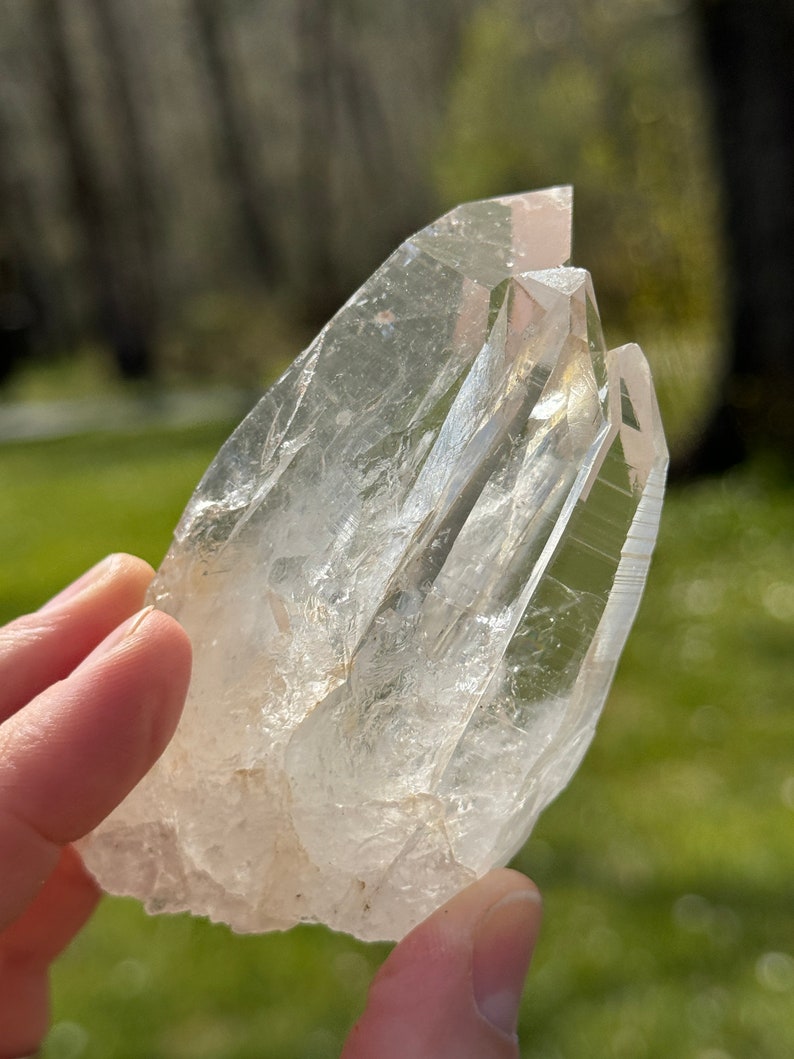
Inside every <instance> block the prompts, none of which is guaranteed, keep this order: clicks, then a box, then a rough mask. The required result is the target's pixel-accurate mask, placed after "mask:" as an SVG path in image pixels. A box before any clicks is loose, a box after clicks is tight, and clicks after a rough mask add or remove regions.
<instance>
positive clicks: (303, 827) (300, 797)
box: [82, 188, 667, 939]
mask: <svg viewBox="0 0 794 1059" xmlns="http://www.w3.org/2000/svg"><path fill="white" fill-rule="evenodd" d="M570 232H571V190H570V189H569V188H552V189H549V190H545V191H538V192H533V193H530V194H525V195H515V196H512V197H509V198H500V199H493V200H489V201H485V202H474V203H469V204H467V205H464V206H460V207H458V208H457V209H455V210H453V211H452V212H451V213H448V214H447V215H446V216H444V217H442V218H441V219H440V220H438V221H436V222H435V223H434V224H431V225H430V226H429V227H428V228H425V229H424V230H423V231H421V232H419V233H418V234H417V235H415V236H414V237H413V238H411V239H409V240H408V241H407V242H405V243H404V244H403V245H402V246H401V247H400V248H399V249H398V250H396V251H395V253H394V254H392V256H391V257H390V258H389V259H388V261H386V263H385V264H384V265H383V266H382V267H381V268H380V269H378V271H377V272H376V273H375V274H374V275H373V276H372V277H371V278H370V279H369V280H368V281H367V283H365V284H364V286H363V287H362V288H361V290H359V291H358V292H357V293H356V294H355V295H354V296H353V297H352V298H351V299H350V301H349V302H348V303H347V304H346V305H345V306H344V307H343V308H342V309H341V310H340V311H339V313H337V315H336V316H335V317H334V318H333V319H332V320H331V322H330V323H329V324H328V325H327V326H326V327H325V328H324V329H323V331H322V332H321V333H320V334H319V335H318V337H317V338H316V339H315V341H314V342H313V343H312V345H311V346H310V347H309V348H308V349H307V350H306V351H305V352H304V353H303V354H302V355H301V356H300V357H299V358H298V359H297V360H296V361H295V363H294V364H293V365H292V367H291V368H290V369H289V370H288V371H287V372H286V374H285V375H284V376H283V377H282V378H281V379H280V380H279V381H278V382H277V383H276V384H275V385H274V386H273V387H272V389H271V390H270V391H269V392H268V393H266V394H265V396H264V397H263V398H262V400H261V401H260V402H259V404H258V405H257V406H256V408H255V409H254V410H253V411H252V412H251V414H250V415H249V416H248V417H247V419H245V421H244V422H243V423H242V424H241V425H240V426H239V427H238V429H237V430H236V431H235V433H234V434H233V435H232V436H231V438H230V439H229V440H228V441H227V442H226V444H225V445H224V446H223V448H222V449H221V451H220V452H219V454H218V456H217V457H216V459H215V461H214V462H213V464H212V465H211V467H210V468H209V470H208V471H207V473H206V474H205V476H204V478H203V480H202V481H201V483H200V484H199V486H198V488H197V490H196V492H195V494H194V496H193V498H192V499H191V500H190V502H189V504H188V506H187V509H186V510H185V513H184V515H183V517H182V519H181V521H180V523H179V525H178V527H177V529H176V533H175V536H174V541H173V544H172V546H171V549H170V550H169V552H168V555H167V556H166V558H165V561H164V562H163V565H162V567H161V569H160V571H159V573H158V574H157V577H156V580H155V582H154V584H153V587H152V595H151V598H152V600H153V601H154V602H155V603H156V604H157V606H158V607H160V608H162V609H163V610H166V611H168V612H169V613H170V614H173V615H174V616H175V617H177V618H178V619H179V620H180V621H181V622H182V623H183V625H184V626H185V628H186V629H187V631H188V632H189V633H190V636H191V638H192V640H193V644H194V650H195V668H194V678H193V683H192V687H191V692H190V696H189V701H188V704H187V707H186V710H185V714H184V718H183V720H182V722H181V725H180V727H179V729H178V731H177V734H176V736H175V738H174V740H173V742H172V744H171V746H170V747H169V749H168V750H167V751H166V753H165V754H164V756H163V758H162V760H161V761H160V762H159V763H158V764H157V766H156V767H155V768H154V769H153V770H152V772H151V773H150V774H149V775H148V777H147V778H146V779H145V780H144V782H143V783H141V785H140V786H139V787H138V788H137V789H136V790H135V791H134V792H133V793H132V794H131V795H130V796H129V797H128V798H127V800H126V801H125V802H124V803H123V804H122V805H121V806H120V808H119V809H117V810H116V811H115V812H114V813H113V814H112V815H111V816H110V818H109V819H108V820H106V821H105V822H104V823H103V824H102V825H101V826H100V827H99V828H98V829H97V830H96V831H95V832H94V833H93V834H92V835H91V836H89V837H88V838H87V839H86V840H85V842H84V843H83V845H82V852H83V855H84V857H85V859H86V862H87V864H88V866H89V868H90V869H91V870H92V871H93V872H94V873H95V874H96V876H97V878H98V879H99V881H100V882H101V884H102V885H103V886H104V887H106V888H107V889H109V890H111V891H113V892H116V893H123V894H132V895H134V896H136V897H138V898H140V899H141V900H143V901H144V902H145V903H146V907H147V908H148V909H149V910H150V911H172V912H175V911H180V910H184V909H189V910H190V911H192V912H195V913H198V914H202V915H207V916H210V917H211V918H212V919H215V920H221V921H224V922H226V923H229V924H230V925H231V926H232V927H233V928H234V929H235V930H240V931H264V930H271V929H279V928H285V927H289V926H290V925H292V924H294V923H296V922H299V921H319V922H323V923H326V924H328V925H329V926H331V927H334V928H337V929H340V930H344V931H348V932H350V933H352V934H355V935H357V936H359V937H362V938H368V939H376V938H384V939H387V938H388V939H394V938H399V937H401V936H402V935H404V934H405V933H406V932H407V931H408V930H409V929H410V928H411V927H412V926H414V925H415V924H416V923H417V922H418V921H419V920H421V919H422V918H424V917H425V916H426V915H427V914H429V913H430V912H431V911H432V910H433V909H434V908H436V907H437V906H438V905H440V904H441V903H442V902H443V901H445V900H446V899H447V898H449V897H450V896H452V895H453V894H454V893H455V892H456V891H457V890H459V889H460V888H461V887H463V886H464V885H466V884H467V883H469V882H471V881H472V880H474V879H475V878H476V877H478V876H480V875H482V874H483V873H484V872H486V871H487V870H488V869H489V868H491V867H493V866H494V865H498V864H503V863H504V862H505V861H507V860H508V858H509V857H510V856H511V855H512V854H514V853H515V852H516V851H517V850H518V849H519V847H520V846H521V845H522V843H523V842H524V841H525V840H526V838H527V836H528V834H529V832H530V830H531V828H532V826H533V824H534V822H535V820H536V819H537V816H538V814H539V813H540V811H541V810H542V809H543V807H544V806H545V805H546V804H547V803H548V802H549V801H550V800H551V799H552V798H553V797H554V796H555V795H556V794H557V793H558V792H559V791H560V790H561V789H562V788H563V787H564V786H565V784H566V783H567V782H568V780H569V779H570V777H571V776H572V774H573V772H574V771H575V769H576V767H577V766H578V764H579V762H580V760H581V758H582V756H583V754H584V752H585V750H586V748H587V746H588V744H589V743H590V740H591V738H592V736H593V732H594V728H595V724H596V721H597V718H598V715H599V713H600V710H601V707H602V705H603V702H604V698H605V696H606V693H607V690H608V687H609V684H610V682H611V680H612V677H613V674H614V670H615V666H616V664H617V660H618V656H619V654H620V651H621V649H622V647H623V644H624V642H625V639H626V636H627V634H628V631H629V628H630V626H631V623H632V621H633V619H634V616H635V613H636V610H637V606H638V604H639V599H640V595H641V593H642V589H643V586H644V583H645V577H646V574H647V571H648V564H649V561H650V556H651V551H652V549H653V545H654V540H655V537H656V532H657V526H658V522H659V515H660V509H661V503H662V494H663V489H664V477H665V469H666V464H667V451H666V447H665V441H664V436H663V432H662V426H661V423H660V419H659V412H658V408H657V404H656V399H655V396H654V392H653V386H652V382H651V376H650V372H649V369H648V365H647V363H646V361H645V358H644V357H643V354H642V352H641V351H640V349H639V347H638V346H636V345H628V346H624V347H622V348H621V349H615V350H609V351H608V350H607V349H606V346H605V344H604V339H603V335H602V331H601V325H600V322H599V317H598V312H597V309H596V305H595V299H594V296H593V290H592V285H591V281H590V277H589V275H588V274H587V272H585V271H583V270H581V269H577V268H571V267H568V265H567V264H566V262H567V261H568V259H569V257H570Z"/></svg>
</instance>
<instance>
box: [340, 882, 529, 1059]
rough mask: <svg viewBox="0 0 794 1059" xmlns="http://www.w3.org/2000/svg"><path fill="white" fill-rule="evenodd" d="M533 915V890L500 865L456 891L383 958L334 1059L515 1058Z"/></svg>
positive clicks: (516, 1058)
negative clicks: (363, 1008)
mask: <svg viewBox="0 0 794 1059" xmlns="http://www.w3.org/2000/svg"><path fill="white" fill-rule="evenodd" d="M540 913H541V908H540V896H539V894H538V892H537V890H536V889H535V887H534V886H533V885H532V883H531V882H530V881H529V880H528V879H526V878H525V877H524V876H523V875H519V874H518V872H514V871H509V870H507V869H501V870H499V871H494V872H491V873H490V875H487V876H485V878H483V879H480V881H479V882H476V883H474V884H473V885H472V886H470V887H468V889H466V890H464V891H463V892H462V893H460V894H458V895H457V896H456V897H454V898H453V899H452V900H451V901H450V902H449V903H448V904H447V905H445V906H444V907H443V908H440V909H439V910H438V911H437V912H435V913H434V914H433V915H432V916H430V918H429V919H427V920H426V921H425V922H424V923H422V924H420V925H419V926H418V927H417V928H416V929H415V930H413V931H412V932H411V933H410V934H409V935H408V937H407V938H405V939H404V940H403V941H402V942H400V944H399V945H397V947H396V948H395V949H394V951H393V952H392V954H391V955H390V956H389V958H388V959H387V960H386V962H385V963H384V965H383V967H382V968H381V969H380V971H379V972H378V974H377V976H376V977H375V980H374V982H373V984H372V987H371V989H370V993H369V999H368V1002H367V1008H366V1011H365V1012H364V1014H363V1015H362V1017H361V1019H360V1020H359V1022H358V1023H357V1024H356V1026H355V1027H354V1028H353V1031H352V1032H351V1034H350V1037H349V1039H348V1042H347V1045H346V1046H345V1049H344V1051H343V1053H342V1059H404V1057H405V1056H411V1059H518V1054H519V1053H518V1041H517V1039H516V1035H515V1032H516V1024H517V1020H518V1007H519V1001H520V998H521V990H522V987H523V982H524V977H525V975H526V971H527V968H528V966H529V961H530V958H531V956H532V951H533V949H534V947H535V940H536V938H537V934H538V929H539V927H540Z"/></svg>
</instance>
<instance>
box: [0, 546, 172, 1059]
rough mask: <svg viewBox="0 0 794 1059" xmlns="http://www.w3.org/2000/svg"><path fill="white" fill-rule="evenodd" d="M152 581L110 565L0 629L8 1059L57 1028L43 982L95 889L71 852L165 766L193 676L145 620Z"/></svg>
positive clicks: (0, 941) (3, 985) (0, 1052)
mask: <svg viewBox="0 0 794 1059" xmlns="http://www.w3.org/2000/svg"><path fill="white" fill-rule="evenodd" d="M151 577H152V570H151V567H149V566H148V565H147V564H146V563H144V562H143V561H142V560H140V559H134V558H133V557H132V556H128V555H116V556H111V557H109V558H108V559H106V560H105V561H104V563H100V564H99V566H98V567H95V568H94V569H93V570H90V571H89V572H88V573H87V574H85V575H84V576H83V577H82V578H80V579H79V580H78V581H76V582H75V583H74V584H73V585H70V586H69V588H67V589H65V590H64V592H62V593H61V594H60V595H59V596H56V597H55V598H54V599H52V600H50V602H49V603H48V604H46V605H45V606H44V607H42V608H41V610H38V611H36V613H35V614H29V615H26V616H25V617H23V618H19V619H18V620H17V621H15V622H12V623H11V624H10V625H7V626H6V627H5V628H3V629H0V1057H2V1059H10V1057H15V1056H24V1055H28V1054H30V1053H31V1052H35V1050H36V1049H37V1048H38V1046H39V1045H40V1043H41V1041H42V1039H43V1038H44V1035H45V1033H46V1031H47V1023H48V1016H49V1012H48V1008H49V1002H48V968H49V965H50V963H52V961H53V960H54V959H55V957H56V956H57V955H58V954H59V953H60V952H61V950H62V949H64V948H65V947H66V945H68V943H69V942H70V941H71V939H72V938H73V937H74V935H75V934H76V933H77V932H78V931H79V930H80V928H81V927H82V926H83V924H84V923H85V921H86V920H87V919H88V917H89V915H90V914H91V911H92V910H93V908H94V905H95V904H96V902H97V900H98V898H99V889H98V887H97V885H96V883H95V882H94V880H93V879H92V878H91V876H90V875H89V874H88V872H87V871H86V870H85V868H84V867H83V865H82V862H81V861H80V858H79V856H78V854H77V853H76V852H75V850H74V849H73V848H72V847H71V845H70V843H71V842H73V841H74V840H75V839H77V838H80V837H82V836H83V835H85V834H86V833H87V832H88V831H90V830H91V829H92V828H93V827H95V826H96V825H97V824H98V823H99V821H100V820H102V819H103V818H104V817H105V816H107V814H108V813H109V812H110V811H111V809H113V808H114V807H115V806H116V805H117V804H118V803H119V802H120V801H121V800H122V798H124V796H125V795H126V794H127V793H128V792H129V791H130V790H131V789H132V788H133V787H134V786H135V784H136V783H137V782H138V781H139V780H140V779H141V777H142V776H143V775H144V773H146V772H147V771H148V769H149V768H150V767H151V765H152V764H153V763H154V761H155V760H156V759H157V757H158V756H159V755H160V754H161V753H162V751H163V749H164V748H165V746H166V744H167V742H168V740H169V739H170V738H171V735H172V733H173V730H174V728H175V727H176V723H177V720H178V718H179V714H180V711H181V709H182V703H183V702H184V698H185V693H186V691H187V685H188V680H189V676H190V644H189V642H188V639H187V636H186V635H185V633H184V632H183V631H182V629H181V628H180V626H179V625H178V624H177V622H176V621H174V619H173V618H170V617H168V616H167V615H166V614H162V613H160V612H159V611H155V610H152V609H151V608H149V609H146V610H143V611H139V612H138V613H137V614H136V615H135V617H132V618H131V617H130V615H133V614H135V612H136V611H138V610H139V608H140V607H141V605H142V603H143V598H144V593H145V591H146V587H147V585H148V584H149V581H150V580H151Z"/></svg>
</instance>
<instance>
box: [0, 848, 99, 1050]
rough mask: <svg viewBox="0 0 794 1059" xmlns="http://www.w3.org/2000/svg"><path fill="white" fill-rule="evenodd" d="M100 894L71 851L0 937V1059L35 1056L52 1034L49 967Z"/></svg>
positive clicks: (86, 917)
mask: <svg viewBox="0 0 794 1059" xmlns="http://www.w3.org/2000/svg"><path fill="white" fill-rule="evenodd" d="M98 898H99V889H98V887H97V885H96V883H95V882H94V880H93V879H92V878H91V877H90V875H89V874H88V873H87V872H86V870H85V868H84V867H83V865H82V862H81V860H80V858H79V856H78V855H77V853H76V852H75V850H74V849H73V848H72V847H71V846H66V847H65V848H64V849H63V850H62V851H61V856H60V860H59V861H58V864H57V866H56V868H55V870H54V871H53V873H52V875H51V876H50V878H49V879H48V880H47V882H46V883H45V884H44V886H43V887H42V889H41V891H40V892H39V894H38V895H37V896H36V898H35V899H34V901H33V903H32V904H31V905H30V906H29V907H28V908H27V909H26V910H25V912H24V913H23V914H22V916H21V917H20V918H19V919H18V920H17V921H16V922H15V923H13V924H12V925H11V926H10V927H9V928H8V929H7V930H6V931H4V932H3V934H2V935H0V1027H2V1039H1V1040H0V1056H7V1055H30V1054H32V1053H33V1052H34V1051H35V1050H36V1048H37V1047H38V1045H39V1042H40V1041H41V1040H42V1038H43V1037H44V1034H45V1033H46V1031H47V1024H48V1021H49V981H48V977H49V976H48V967H49V964H50V963H51V962H52V961H53V960H54V959H55V958H56V956H58V955H59V953H60V952H61V951H62V950H63V949H64V948H65V947H66V946H67V945H68V944H69V942H70V941H71V940H72V938H73V937H74V935H75V934H76V933H77V932H78V930H80V928H81V927H82V926H83V924H84V923H85V922H86V920H87V919H88V917H89V916H90V915H91V912H92V911H93V909H94V906H95V904H96V902H97V900H98Z"/></svg>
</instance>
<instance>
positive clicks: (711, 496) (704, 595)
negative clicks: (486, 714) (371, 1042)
mask: <svg viewBox="0 0 794 1059" xmlns="http://www.w3.org/2000/svg"><path fill="white" fill-rule="evenodd" d="M226 432H227V431H226V428H225V427H211V428H210V427H207V428H202V429H196V430H191V431H183V432H178V433H177V432H172V433H156V434H154V433H152V434H146V435H141V436H113V437H91V438H77V439H71V440H68V441H59V442H48V443H38V444H25V445H16V446H7V447H5V448H3V449H2V450H0V505H1V506H0V510H1V511H2V519H0V608H2V616H3V617H4V618H8V617H11V616H13V614H15V613H17V612H19V611H21V610H23V609H25V608H27V607H34V606H37V605H39V604H40V603H41V602H42V601H43V600H44V599H45V598H46V597H47V596H48V595H50V594H52V593H53V592H54V591H55V590H56V589H57V588H58V587H59V586H60V585H61V584H62V583H63V582H64V581H66V580H67V579H69V578H71V577H73V576H76V575H77V574H78V573H79V572H80V571H81V570H82V569H84V568H85V567H86V566H88V565H89V564H91V563H93V562H95V561H96V560H97V559H98V558H100V557H101V556H102V555H103V554H105V553H106V552H108V551H114V550H130V551H134V552H138V553H139V554H142V555H143V556H144V557H145V558H147V559H149V560H150V561H151V562H153V563H156V562H157V561H158V560H159V558H160V557H161V555H162V554H163V552H164V551H165V549H166V547H167V544H168V540H169V536H170V531H171V529H172V527H173V525H174V523H175V521H176V519H177V517H178V515H179V512H180V510H181V508H182V506H183V504H184V502H185V500H186V499H187V497H188V495H189V493H190V491H191V490H192V488H193V486H194V484H195V482H196V480H197V479H198V477H199V475H200V473H201V471H202V470H203V468H204V467H205V465H206V464H207V462H208V461H209V459H210V458H211V456H212V455H213V453H214V452H215V450H216V449H217V447H218V445H219V443H220V442H221V440H222V439H223V437H224V436H225V434H226ZM791 493H792V489H791V486H790V484H789V485H786V484H784V483H782V482H781V481H780V480H778V479H776V478H775V477H774V476H773V475H772V474H771V473H770V472H767V471H765V470H764V469H763V468H760V469H759V468H754V469H749V470H746V471H742V472H741V473H738V474H736V475H734V476H731V477H729V478H727V479H725V480H724V481H722V482H713V483H707V484H703V485H699V486H697V487H690V488H688V489H686V490H681V491H678V492H675V493H673V494H672V496H671V497H670V500H669V503H668V505H667V508H666V513H665V517H664V521H663V528H662V534H661V540H660V544H659V548H658V552H657V557H656V560H655V563H654V568H653V571H652V576H651V581H650V584H649V588H648V592H647V595H646V598H645V601H644V603H643V607H642V610H641V614H640V617H639V619H638V623H637V627H636V629H635V632H634V634H633V636H632V638H631V641H630V644H629V648H628V650H627V652H626V655H625V658H624V661H623V663H622V666H621V670H620V673H619V676H618V680H617V682H616V685H615V688H614V691H613V693H612V695H611V697H610V699H609V702H608V704H607V708H606V711H605V713H604V717H603V720H602V723H601V725H600V728H599V733H598V736H597V738H596V740H595V742H594V744H593V747H592V750H591V751H590V753H589V755H588V756H587V758H586V760H585V763H584V765H583V766H582V768H581V770H580V772H579V773H578V775H577V776H576V778H575V780H574V781H573V783H572V784H571V787H570V789H569V790H568V791H566V792H565V793H564V794H563V795H562V796H561V797H560V798H559V799H558V801H557V802H556V803H555V804H554V805H553V806H552V807H551V808H550V809H549V810H548V811H547V812H546V814H545V815H544V816H543V818H542V820H541V822H540V824H539V825H538V827H537V829H536V831H535V834H534V835H533V837H532V839H531V840H530V842H529V843H528V845H527V847H526V848H525V850H524V851H523V853H522V854H521V855H520V857H519V858H518V866H519V867H521V868H522V869H524V870H526V871H528V872H529V873H530V874H532V875H533V877H534V878H535V879H536V881H537V882H538V883H539V884H540V886H541V887H542V889H543V892H544V895H545V900H546V919H545V925H544V931H543V935H542V938H541V941H540V944H539V947H538V952H537V954H536V959H535V964H534V967H533V971H532V974H531V978H530V983H529V987H528V989H527V993H526V1001H525V1006H524V1010H523V1017H522V1027H521V1032H522V1040H523V1052H522V1054H523V1055H524V1056H526V1057H532V1059H541V1057H543V1059H582V1057H587V1059H607V1057H609V1059H612V1057H615V1059H622V1057H625V1059H642V1057H653V1059H765V1057H769V1059H773V1057H774V1059H777V1057H780V1059H784V1057H790V1056H792V1055H794V666H793V665H792V644H793V642H794V636H793V635H792V634H793V633H794V535H793V534H792V532H791V522H792V518H791V500H792V496H791ZM385 952H386V948H385V947H384V946H366V945H363V944H360V943H358V942H355V941H353V940H351V939H350V938H347V937H343V936H337V935H333V934H331V933H329V932H328V931H326V930H323V929H321V928H300V929H296V930H294V931H291V932H289V933H288V934H285V935H277V934H274V935H267V936H264V937H237V936H234V935H232V934H231V933H230V932H229V931H227V930H225V929H224V928H222V927H218V926H211V925H208V924H206V923H204V922H202V921H198V920H193V919H191V918H189V917H174V918H169V917H159V918H149V917H147V916H146V915H145V914H143V913H142V912H141V910H140V908H139V907H138V906H137V905H136V903H134V902H129V901H120V900H107V901H106V902H105V903H104V905H103V907H102V908H101V910H100V912H99V913H98V915H97V916H96V918H95V919H94V921H93V923H92V924H91V926H90V927H89V929H88V930H87V931H86V932H85V933H84V935H83V936H82V937H81V938H80V939H79V940H78V941H77V942H76V943H75V944H74V945H73V946H72V948H71V950H70V951H69V952H68V954H67V955H66V956H65V958H64V959H63V960H62V961H61V963H60V964H59V966H58V968H57V969H56V971H55V973H54V976H53V979H54V1020H55V1025H54V1029H53V1032H52V1035H51V1039H50V1042H49V1043H48V1045H47V1046H46V1048H45V1049H44V1053H43V1054H44V1056H45V1057H46V1059H76V1057H80V1056H97V1057H102V1059H122V1057H131V1059H138V1057H140V1059H166V1057H167V1059H183V1057H184V1059H188V1057H190V1059H194V1057H196V1059H198V1057H212V1059H232V1057H234V1059H244V1057H249V1056H250V1057H253V1056H257V1057H266V1059H282V1057H283V1059H287V1057H288V1059H321V1057H333V1056H336V1055H337V1054H338V1052H339V1049H340V1046H341V1041H342V1039H343V1036H344V1034H345V1032H346V1030H347V1028H348V1027H349V1025H350V1024H351V1022H352V1021H353V1019H354V1018H355V1015H356V1013H357V1012H358V1011H359V1010H360V1008H361V1005H362V1003H363V999H364V995H365V991H366V986H367V982H368V980H369V978H370V976H371V974H372V971H373V970H374V968H375V967H376V966H377V965H378V964H379V962H380V961H381V960H382V958H383V956H384V954H385ZM406 1059H410V1057H406Z"/></svg>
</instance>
